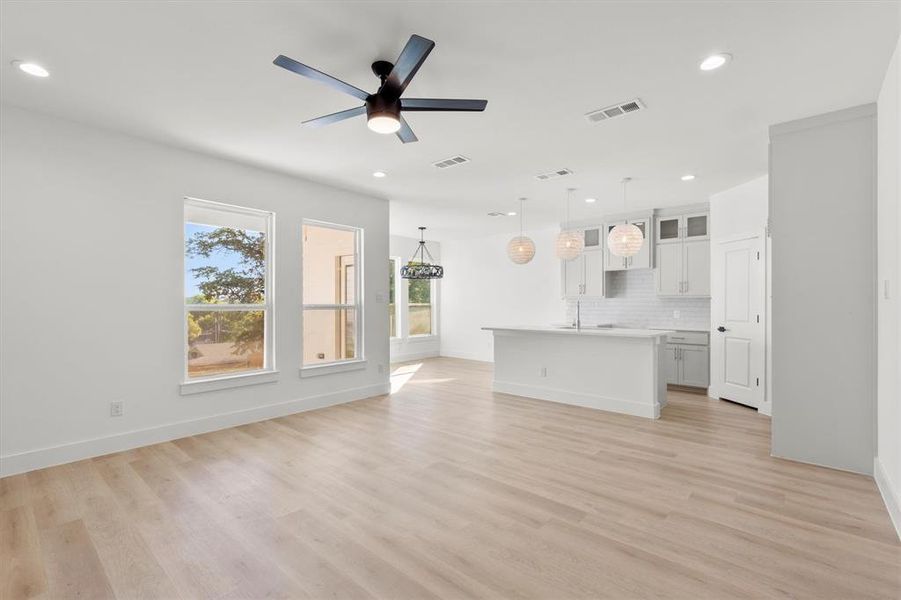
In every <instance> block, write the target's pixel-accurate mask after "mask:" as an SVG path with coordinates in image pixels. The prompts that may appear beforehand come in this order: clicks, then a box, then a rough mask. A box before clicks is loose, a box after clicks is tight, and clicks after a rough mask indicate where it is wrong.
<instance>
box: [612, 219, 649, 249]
mask: <svg viewBox="0 0 901 600" xmlns="http://www.w3.org/2000/svg"><path fill="white" fill-rule="evenodd" d="M642 244H644V235H643V234H642V233H641V229H639V228H638V227H637V226H635V225H633V224H631V223H623V224H620V225H617V226H616V227H614V228H613V229H611V230H610V233H609V234H608V235H607V247H608V248H609V249H610V254H612V255H614V256H635V255H636V254H638V252H639V251H640V250H641V246H642Z"/></svg>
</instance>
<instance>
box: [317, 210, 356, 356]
mask: <svg viewBox="0 0 901 600" xmlns="http://www.w3.org/2000/svg"><path fill="white" fill-rule="evenodd" d="M361 238H362V230H360V229H358V228H356V227H346V226H343V225H333V224H329V223H320V222H316V221H304V224H303V366H304V367H309V366H316V365H321V364H328V363H338V362H346V361H353V360H362V348H363V346H362V343H361V332H362V330H363V329H362V327H361V321H362V315H363V304H362V297H361V294H359V293H358V291H359V290H361V283H362V279H361V271H362V256H361V248H362V239H361Z"/></svg>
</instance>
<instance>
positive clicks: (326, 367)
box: [300, 359, 366, 378]
mask: <svg viewBox="0 0 901 600" xmlns="http://www.w3.org/2000/svg"><path fill="white" fill-rule="evenodd" d="M365 368H366V360H365V359H358V360H342V361H340V362H330V363H322V364H319V365H307V366H306V367H301V368H300V376H301V377H304V378H306V377H318V376H320V375H331V374H332V373H344V372H346V371H359V370H361V369H365Z"/></svg>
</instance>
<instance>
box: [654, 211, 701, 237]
mask: <svg viewBox="0 0 901 600" xmlns="http://www.w3.org/2000/svg"><path fill="white" fill-rule="evenodd" d="M708 220H709V217H708V214H707V213H694V214H687V215H676V216H672V217H657V243H658V244H667V243H671V242H681V241H684V240H709V239H710V230H709V226H708Z"/></svg>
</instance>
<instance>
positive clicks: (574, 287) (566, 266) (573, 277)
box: [561, 256, 584, 298]
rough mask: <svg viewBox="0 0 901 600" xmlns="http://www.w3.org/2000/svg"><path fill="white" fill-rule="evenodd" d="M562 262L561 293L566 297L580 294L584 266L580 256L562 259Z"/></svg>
mask: <svg viewBox="0 0 901 600" xmlns="http://www.w3.org/2000/svg"><path fill="white" fill-rule="evenodd" d="M561 262H562V263H563V295H564V296H565V297H566V298H574V297H576V296H579V295H581V294H582V284H583V283H584V268H583V264H582V257H581V256H579V257H578V258H574V259H573V260H564V261H561Z"/></svg>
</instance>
